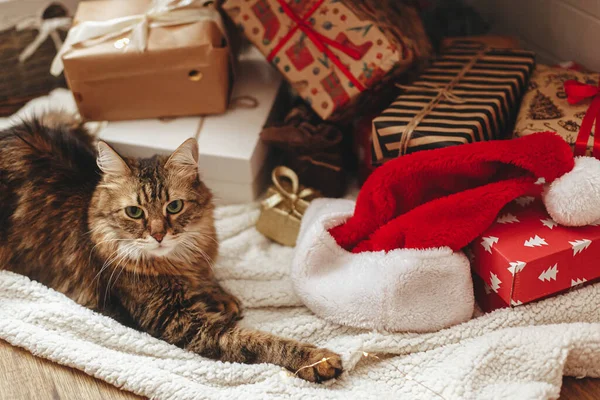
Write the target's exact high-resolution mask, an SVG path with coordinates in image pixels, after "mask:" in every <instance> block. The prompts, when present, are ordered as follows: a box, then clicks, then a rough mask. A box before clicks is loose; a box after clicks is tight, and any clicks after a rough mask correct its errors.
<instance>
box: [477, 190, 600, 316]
mask: <svg viewBox="0 0 600 400" xmlns="http://www.w3.org/2000/svg"><path fill="white" fill-rule="evenodd" d="M468 253H469V255H470V256H471V261H472V267H473V271H474V272H475V274H477V275H478V276H479V278H480V279H481V281H483V282H481V281H479V280H478V279H476V280H475V294H476V297H477V301H478V303H479V305H480V307H481V308H482V309H483V310H484V311H491V310H494V309H497V308H502V307H513V306H518V305H521V304H525V303H529V302H531V301H534V300H538V299H541V298H544V297H547V296H550V295H553V294H556V293H559V292H561V291H564V290H567V289H570V288H571V287H575V286H579V285H581V284H583V283H585V282H589V281H592V280H594V279H596V278H599V277H600V264H599V263H598V259H599V258H600V224H595V225H590V226H585V227H579V228H567V227H563V226H560V225H558V224H557V223H556V222H554V221H553V220H552V218H550V216H549V215H548V213H547V212H546V209H545V207H544V205H543V203H542V201H541V198H540V197H539V196H526V197H521V198H519V199H517V200H515V201H514V202H512V203H510V204H508V205H507V206H506V207H505V208H504V209H503V211H502V212H501V213H500V214H499V215H498V219H497V220H496V222H495V223H494V224H493V225H492V226H491V227H490V228H489V229H488V230H487V231H486V232H485V233H484V234H483V235H481V236H480V237H479V238H477V239H476V240H475V241H473V243H471V245H470V248H469V251H468Z"/></svg>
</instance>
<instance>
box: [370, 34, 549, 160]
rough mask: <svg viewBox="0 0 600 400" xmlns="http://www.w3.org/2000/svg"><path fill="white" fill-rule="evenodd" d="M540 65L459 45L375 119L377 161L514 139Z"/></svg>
mask: <svg viewBox="0 0 600 400" xmlns="http://www.w3.org/2000/svg"><path fill="white" fill-rule="evenodd" d="M534 66H535V56H534V54H533V53H532V52H529V51H524V50H513V49H494V48H490V47H489V46H487V45H485V44H481V43H476V42H473V43H460V44H456V45H455V46H453V47H452V49H450V50H448V51H447V52H446V53H444V54H442V55H441V56H440V57H439V58H438V59H437V60H436V61H435V62H434V63H433V64H432V66H431V67H430V68H428V69H427V70H426V71H425V72H424V73H423V74H422V75H420V76H419V78H418V79H417V80H416V81H415V82H414V83H413V84H412V85H411V86H402V89H404V92H403V93H401V94H400V95H399V96H398V97H397V98H396V101H394V102H393V103H392V104H391V105H390V106H389V107H388V108H387V109H386V110H384V111H383V112H382V113H381V115H380V116H378V117H377V118H375V119H374V120H373V133H372V143H373V147H372V149H373V161H374V163H376V164H381V163H383V162H385V161H387V160H390V159H393V158H396V157H398V156H402V155H405V154H409V153H413V152H415V151H420V150H430V149H436V148H440V147H448V146H455V145H460V144H465V143H471V142H478V141H484V140H491V139H503V138H504V137H505V136H507V135H508V136H510V133H511V132H512V126H513V124H514V120H515V117H516V115H517V111H518V106H519V103H520V101H521V98H522V96H523V94H524V93H525V90H526V89H527V83H528V82H529V77H530V75H531V73H532V72H533V69H534ZM546 130H547V129H546Z"/></svg>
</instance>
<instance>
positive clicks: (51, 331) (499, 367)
mask: <svg viewBox="0 0 600 400" xmlns="http://www.w3.org/2000/svg"><path fill="white" fill-rule="evenodd" d="M34 103H35V104H32V106H35V108H37V107H39V108H37V109H44V108H47V107H48V105H49V104H52V105H53V106H62V107H63V108H65V109H67V110H72V109H73V107H74V105H73V102H72V99H71V98H70V96H69V94H68V92H66V91H55V92H53V93H52V95H51V96H50V97H48V98H42V99H38V100H35V101H34ZM32 108H33V107H31V108H29V109H32ZM6 124H7V121H6V120H0V127H1V126H2V125H6ZM258 214H259V210H258V206H257V205H256V204H250V205H245V206H231V207H225V208H219V209H218V210H217V218H218V221H217V228H218V234H219V237H220V239H221V241H222V251H221V258H220V260H219V262H218V263H217V266H216V270H217V273H218V277H219V279H220V280H221V282H222V284H223V285H224V286H225V287H227V288H228V289H230V290H231V291H232V292H233V293H234V294H236V295H237V296H239V297H240V299H241V300H242V302H243V303H244V305H245V306H246V309H247V310H246V318H245V320H244V321H243V323H244V324H245V325H248V326H253V327H256V328H258V329H262V330H266V331H270V332H273V333H276V334H280V335H283V336H287V337H292V338H296V339H300V340H305V341H308V342H312V343H315V344H317V345H320V346H326V347H329V348H331V349H332V350H335V351H338V352H339V353H340V354H342V355H343V358H344V363H345V368H346V372H345V373H344V374H343V375H342V376H341V377H340V378H339V379H337V380H336V381H335V382H331V383H330V384H327V385H320V386H319V385H314V384H310V383H307V382H304V381H301V380H299V379H296V378H292V377H289V376H288V375H287V374H285V373H284V372H283V371H282V369H281V368H279V367H276V366H273V365H268V364H261V365H251V366H249V365H243V364H228V363H221V362H217V361H211V360H207V359H205V358H202V357H199V356H197V355H194V354H191V353H188V352H185V351H183V350H180V349H178V348H176V347H174V346H171V345H168V344H166V343H165V342H162V341H159V340H157V339H154V338H152V337H150V336H148V335H146V334H143V333H139V332H136V331H134V330H131V329H128V328H125V327H123V326H122V325H119V324H118V323H116V322H115V321H113V320H111V319H109V318H106V317H103V316H101V315H98V314H95V313H93V312H91V311H89V310H87V309H85V308H83V307H80V306H79V305H77V304H75V303H73V302H72V301H70V300H69V299H67V298H66V297H64V296H63V295H61V294H59V293H57V292H54V291H53V290H50V289H48V288H46V287H44V286H42V285H40V284H39V283H36V282H32V281H30V280H29V279H27V278H25V277H23V276H19V275H16V274H12V273H9V272H2V271H0V338H1V339H4V340H6V341H8V342H9V343H11V344H13V345H15V346H19V347H22V348H25V349H27V350H28V351H30V352H32V353H33V354H35V355H37V356H39V357H43V358H47V359H49V360H52V361H55V362H57V363H60V364H64V365H68V366H71V367H74V368H77V369H80V370H82V371H84V372H86V373H87V374H90V375H92V376H95V377H97V378H99V379H102V380H105V381H106V382H109V383H111V384H113V385H115V386H117V387H120V388H123V389H126V390H129V391H132V392H134V393H137V394H139V395H142V396H146V397H149V398H154V399H183V400H185V399H238V398H244V399H255V398H260V399H264V398H276V399H283V398H285V399H289V398H291V399H313V398H315V399H316V398H323V399H376V400H381V399H389V398H394V399H396V398H402V399H505V398H518V399H524V400H527V399H551V398H557V397H558V395H559V393H560V386H561V383H562V376H563V375H570V376H578V377H584V376H589V377H600V284H596V285H589V286H585V287H582V288H580V289H578V290H575V291H572V292H569V293H567V294H564V295H561V296H557V297H554V298H550V299H547V300H544V301H541V302H538V303H534V304H530V305H525V306H520V307H517V308H514V309H504V310H498V311H496V312H493V313H491V314H487V315H484V316H480V317H478V318H474V319H472V320H470V321H468V322H465V323H463V324H460V325H457V326H454V327H452V328H449V329H445V330H442V331H439V332H435V333H427V334H389V333H377V332H370V331H366V330H360V329H354V328H348V327H345V326H340V325H336V324H334V323H331V322H327V321H325V320H323V319H320V318H318V317H316V316H315V315H314V314H312V313H311V312H310V311H309V310H308V309H307V308H305V307H303V306H302V304H301V302H300V300H299V299H298V298H297V297H296V296H295V295H294V292H293V290H292V284H291V280H290V278H289V269H290V264H291V259H292V257H293V249H290V248H285V247H281V246H278V245H276V244H273V243H271V242H269V241H268V240H267V239H265V238H264V237H262V235H260V234H259V233H258V232H256V230H255V229H254V227H253V226H254V224H255V223H256V220H257V218H258ZM363 352H368V353H372V354H378V355H379V359H377V358H374V357H371V356H367V357H365V356H363ZM385 354H387V355H385Z"/></svg>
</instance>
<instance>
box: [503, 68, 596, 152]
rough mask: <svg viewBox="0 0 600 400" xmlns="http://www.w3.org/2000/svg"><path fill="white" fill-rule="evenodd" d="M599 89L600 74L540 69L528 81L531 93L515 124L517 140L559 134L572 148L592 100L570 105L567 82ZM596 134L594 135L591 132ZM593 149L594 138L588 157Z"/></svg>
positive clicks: (589, 147) (528, 94) (523, 102)
mask: <svg viewBox="0 0 600 400" xmlns="http://www.w3.org/2000/svg"><path fill="white" fill-rule="evenodd" d="M571 79H573V80H577V81H579V82H581V83H585V84H591V85H594V86H596V85H598V80H599V79H600V74H598V73H592V72H589V73H588V72H580V71H569V70H565V69H562V68H553V67H549V66H547V65H538V66H537V68H536V70H535V72H534V73H533V75H532V76H531V80H530V81H529V89H528V91H527V93H525V96H523V101H522V102H521V108H520V111H519V114H518V117H517V123H516V124H515V131H514V136H515V137H520V136H526V135H531V134H532V133H535V132H542V131H552V132H556V133H558V134H559V135H560V136H562V138H563V139H565V141H566V142H567V143H568V144H569V145H570V146H571V148H574V147H575V141H576V140H577V135H578V133H579V129H580V128H581V123H582V121H583V117H584V116H585V114H586V112H587V110H588V108H589V106H590V103H591V100H585V101H582V102H580V103H578V104H569V102H568V101H567V95H566V93H565V89H564V83H565V82H566V81H568V80H571ZM592 132H593V131H592ZM593 146H594V137H593V134H592V136H590V138H589V140H588V146H587V152H586V155H588V156H591V155H592V149H593Z"/></svg>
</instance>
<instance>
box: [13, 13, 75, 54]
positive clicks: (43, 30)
mask: <svg viewBox="0 0 600 400" xmlns="http://www.w3.org/2000/svg"><path fill="white" fill-rule="evenodd" d="M70 26H71V18H70V17H56V18H48V19H43V18H41V17H37V18H36V17H31V18H26V19H24V20H23V21H21V22H19V23H18V24H17V25H16V26H15V29H16V30H17V31H23V30H25V29H37V31H38V34H37V36H36V37H35V39H33V41H32V42H31V43H29V44H28V45H27V47H25V49H23V51H22V52H21V54H19V62H21V63H23V62H25V61H26V60H27V59H28V58H29V57H31V56H32V55H33V53H35V52H36V50H37V49H38V48H39V47H40V46H41V45H42V43H44V42H45V41H46V39H48V37H50V38H52V42H54V47H56V51H57V53H58V52H59V51H60V48H61V46H62V45H63V42H62V40H61V38H60V36H59V34H58V31H59V30H62V31H67V30H68V29H69V27H70Z"/></svg>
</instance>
